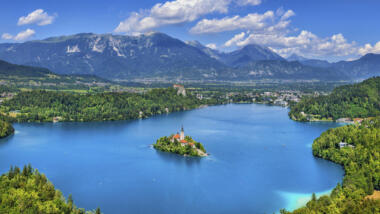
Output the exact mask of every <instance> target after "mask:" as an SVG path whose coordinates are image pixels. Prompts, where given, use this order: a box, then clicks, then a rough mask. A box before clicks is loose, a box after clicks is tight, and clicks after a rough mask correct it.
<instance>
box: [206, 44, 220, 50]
mask: <svg viewBox="0 0 380 214" xmlns="http://www.w3.org/2000/svg"><path fill="white" fill-rule="evenodd" d="M206 47H208V48H211V49H214V50H215V49H217V47H218V46H217V45H216V44H214V43H210V44H207V45H206Z"/></svg>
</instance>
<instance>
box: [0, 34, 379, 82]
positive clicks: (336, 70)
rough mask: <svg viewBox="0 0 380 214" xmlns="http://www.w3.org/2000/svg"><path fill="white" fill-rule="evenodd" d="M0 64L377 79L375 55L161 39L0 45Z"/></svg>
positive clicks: (110, 74)
mask: <svg viewBox="0 0 380 214" xmlns="http://www.w3.org/2000/svg"><path fill="white" fill-rule="evenodd" d="M0 59H2V60H6V61H8V62H11V63H16V64H21V65H30V66H38V67H45V68H47V69H50V70H51V71H53V72H55V73H58V74H90V75H96V76H99V77H102V78H107V79H112V80H146V79H151V80H239V81H242V80H243V81H247V80H257V79H285V80H356V79H364V78H368V77H371V76H378V75H380V55H376V54H368V55H366V56H363V57H362V58H360V59H358V60H355V61H351V62H346V61H342V62H338V63H329V62H327V61H323V60H315V59H306V58H303V57H299V56H296V55H293V56H291V57H290V58H288V59H284V58H283V57H281V56H280V55H278V54H276V53H275V52H273V51H272V50H271V49H269V48H266V47H263V46H260V45H255V44H251V45H247V46H245V47H242V48H241V49H239V50H236V51H233V52H229V53H225V52H220V51H217V50H214V49H211V48H208V47H205V46H204V45H202V44H201V43H199V42H197V41H190V42H183V41H181V40H178V39H175V38H172V37H170V36H168V35H166V34H163V33H147V34H141V35H139V36H124V35H112V34H92V33H82V34H76V35H71V36H60V37H52V38H47V39H44V40H36V41H28V42H25V43H3V44H0Z"/></svg>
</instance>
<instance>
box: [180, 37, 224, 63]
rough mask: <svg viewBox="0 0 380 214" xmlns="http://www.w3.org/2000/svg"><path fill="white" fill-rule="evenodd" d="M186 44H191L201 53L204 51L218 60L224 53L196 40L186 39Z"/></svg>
mask: <svg viewBox="0 0 380 214" xmlns="http://www.w3.org/2000/svg"><path fill="white" fill-rule="evenodd" d="M186 44H188V45H191V46H193V47H195V48H197V49H199V50H201V51H202V52H203V53H205V54H206V55H208V56H209V57H211V58H214V59H217V60H220V59H221V57H222V56H223V54H224V53H222V52H220V51H218V50H214V49H212V48H209V47H206V46H204V45H202V44H201V43H200V42H198V41H187V42H186Z"/></svg>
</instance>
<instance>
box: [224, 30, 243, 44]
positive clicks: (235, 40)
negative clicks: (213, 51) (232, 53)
mask: <svg viewBox="0 0 380 214" xmlns="http://www.w3.org/2000/svg"><path fill="white" fill-rule="evenodd" d="M244 38H245V33H244V32H241V33H239V34H236V35H235V36H234V37H232V38H231V39H230V40H228V41H227V42H226V43H224V46H225V47H230V46H232V45H237V46H241V45H239V44H240V43H241V42H242V41H243V39H244Z"/></svg>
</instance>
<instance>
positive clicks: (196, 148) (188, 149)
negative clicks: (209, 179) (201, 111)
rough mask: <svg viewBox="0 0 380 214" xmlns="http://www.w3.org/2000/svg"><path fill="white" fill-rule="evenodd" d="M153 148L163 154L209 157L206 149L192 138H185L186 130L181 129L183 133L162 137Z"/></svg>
mask: <svg viewBox="0 0 380 214" xmlns="http://www.w3.org/2000/svg"><path fill="white" fill-rule="evenodd" d="M153 147H154V148H155V149H157V150H160V151H163V152H171V153H175V154H179V155H183V156H198V157H205V156H208V154H207V153H206V150H205V148H204V147H203V145H202V144H201V143H199V142H196V141H195V140H193V139H192V137H190V136H185V130H184V128H183V126H182V127H181V132H177V134H172V135H170V136H169V137H166V136H165V137H161V138H160V139H158V140H157V142H156V143H155V144H153Z"/></svg>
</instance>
